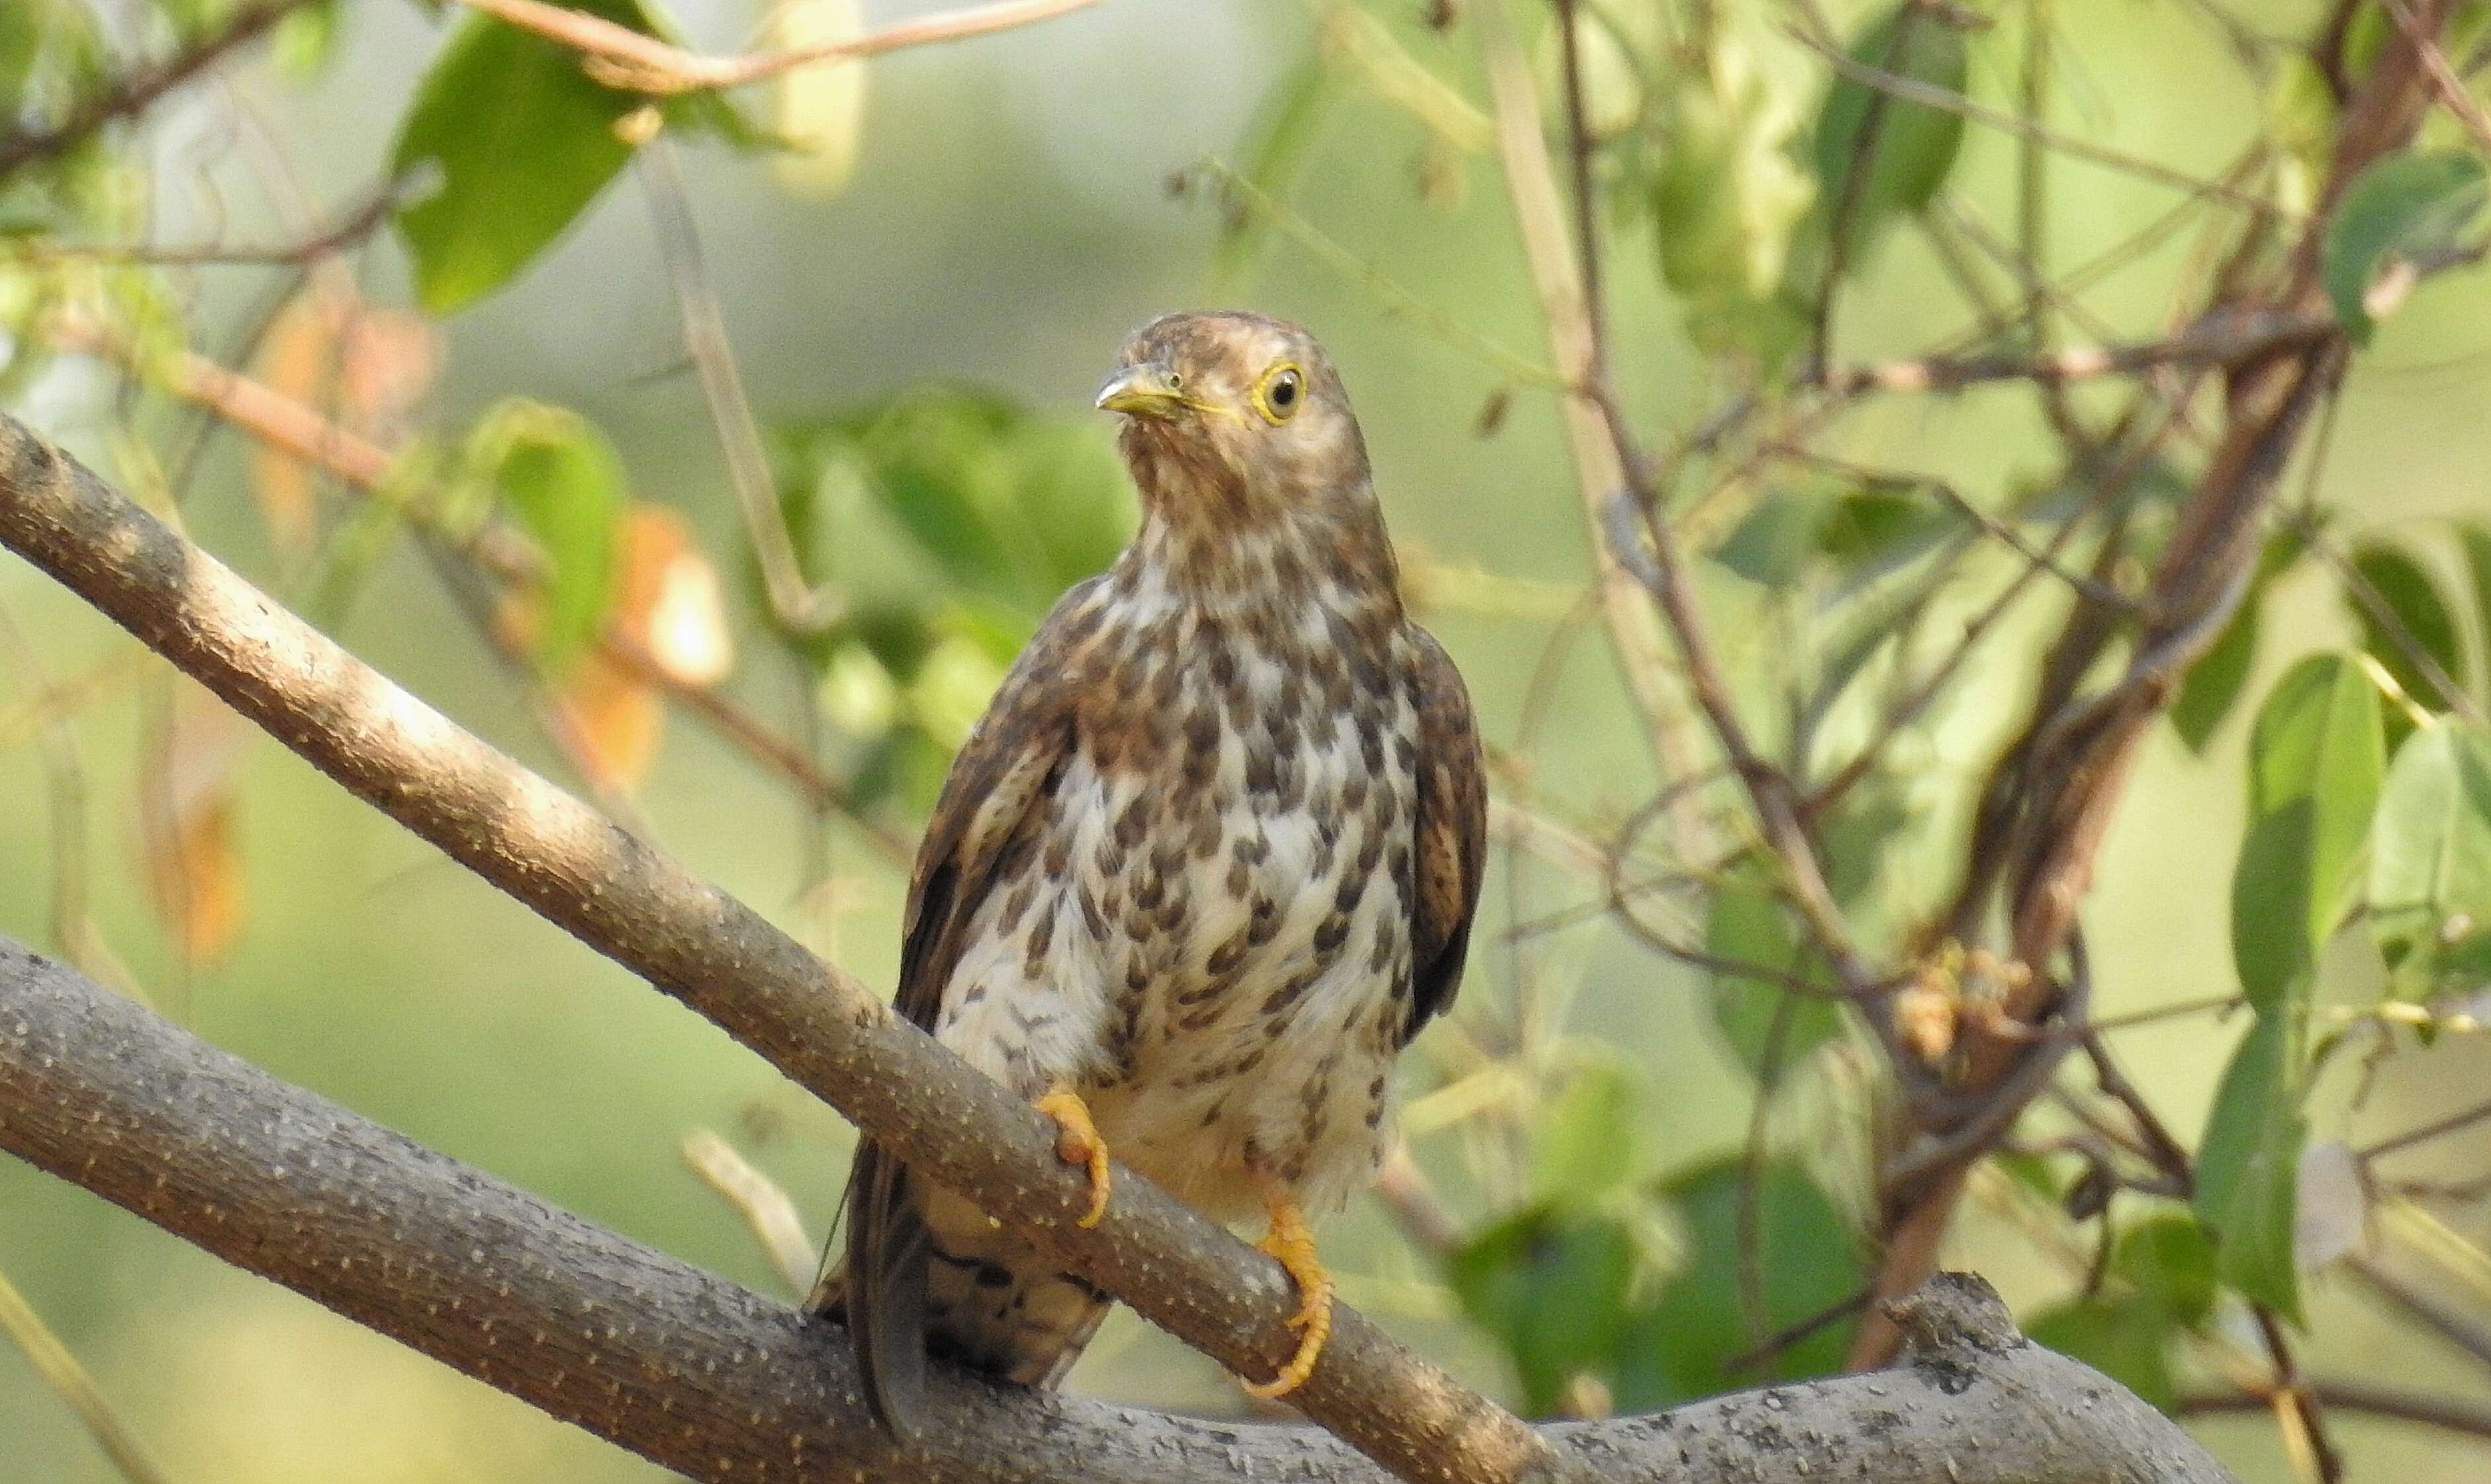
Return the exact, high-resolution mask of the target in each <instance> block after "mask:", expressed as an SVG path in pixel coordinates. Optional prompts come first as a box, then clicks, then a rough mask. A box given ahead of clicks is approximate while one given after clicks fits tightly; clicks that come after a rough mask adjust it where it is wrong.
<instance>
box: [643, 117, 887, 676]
mask: <svg viewBox="0 0 2491 1484" xmlns="http://www.w3.org/2000/svg"><path fill="white" fill-rule="evenodd" d="M639 166H640V184H641V186H642V187H643V188H645V189H646V190H647V192H648V197H649V215H650V216H651V217H652V218H654V219H655V220H656V222H657V227H658V243H659V247H660V248H661V249H662V251H663V253H664V256H665V260H666V274H667V276H668V277H669V278H670V279H671V280H672V281H673V283H674V288H675V305H676V307H677V309H678V311H679V312H680V313H681V314H682V316H683V323H684V349H685V351H686V352H687V353H688V354H689V355H690V357H691V361H692V367H693V369H694V370H695V371H697V372H698V373H699V376H700V385H701V394H702V395H703V396H704V397H706V398H707V399H708V401H709V411H710V418H711V421H712V422H715V423H716V424H717V427H718V447H719V448H720V449H722V450H724V451H725V453H726V472H727V477H728V478H727V482H728V485H729V487H730V488H732V489H733V490H734V491H735V507H736V509H738V510H740V511H741V512H743V515H744V535H745V538H746V539H747V540H748V541H750V542H751V543H752V556H753V560H754V561H755V562H756V563H757V564H758V565H759V566H760V568H761V585H762V589H763V591H764V592H765V593H766V594H767V595H768V597H769V599H770V611H771V614H772V615H773V616H774V617H775V618H776V619H777V622H778V625H779V626H780V627H782V628H784V629H786V630H787V631H788V632H790V633H793V634H798V635H809V634H819V633H822V632H823V631H825V630H826V629H828V628H829V627H830V626H831V625H833V624H835V623H836V622H837V621H838V619H839V617H840V615H841V614H842V612H843V611H844V609H845V604H844V603H843V602H842V601H841V599H840V596H839V592H838V590H837V589H836V588H835V587H832V586H830V585H829V584H824V585H822V586H820V587H814V586H811V585H809V584H808V583H806V580H805V571H804V567H802V565H800V564H799V562H798V560H797V557H796V542H795V538H794V537H793V536H792V535H790V534H789V532H788V530H787V516H786V512H785V511H784V510H781V509H779V507H778V488H777V482H776V481H775V480H772V479H771V477H770V455H769V452H768V451H766V450H765V449H764V448H763V447H762V444H761V423H760V420H759V419H757V418H755V417H754V416H753V415H752V402H751V399H750V398H749V397H747V396H746V395H745V393H744V375H743V373H742V372H740V371H738V370H737V369H736V366H735V347H734V345H733V344H732V343H731V342H730V341H729V340H728V339H727V335H726V315H725V312H724V311H723V310H721V309H720V308H719V307H718V290H717V288H716V287H715V286H714V285H712V283H711V282H710V277H709V269H708V267H707V266H706V265H705V264H704V263H703V262H702V260H701V247H700V233H699V231H698V230H697V229H696V228H695V227H694V225H693V223H692V209H691V203H690V201H689V200H688V199H687V198H686V196H685V194H684V172H683V166H682V164H681V163H680V162H679V161H678V160H676V158H675V149H674V146H673V145H672V144H671V143H669V142H668V141H667V140H666V138H665V137H664V136H663V135H659V136H658V137H656V138H653V139H651V140H650V141H649V142H648V143H647V144H646V145H644V146H642V147H641V150H640V154H639Z"/></svg>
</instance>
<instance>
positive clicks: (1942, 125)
mask: <svg viewBox="0 0 2491 1484" xmlns="http://www.w3.org/2000/svg"><path fill="white" fill-rule="evenodd" d="M1850 54H1851V59H1852V60H1853V61H1855V62H1858V63H1860V64H1861V65H1863V66H1866V67H1872V68H1875V69H1877V70H1878V71H1880V72H1885V73H1893V74H1895V75H1897V76H1901V77H1908V78H1910V79H1912V80H1913V81H1915V82H1921V83H1926V84H1927V85H1928V86H1930V87H1933V88H1938V89H1941V90H1943V91H1945V92H1948V93H1956V94H1959V93H1961V92H1963V91H1964V83H1965V78H1966V75H1967V57H1966V51H1965V46H1964V38H1963V33H1962V32H1960V31H1958V30H1956V29H1955V28H1954V27H1953V26H1951V25H1949V24H1947V23H1946V22H1945V21H1944V20H1943V19H1942V18H1940V17H1939V16H1937V15H1933V14H1932V13H1931V12H1929V11H1928V10H1927V9H1926V8H1924V7H1921V6H1919V5H1914V4H1909V3H1905V4H1901V5H1896V6H1894V7H1893V8H1892V9H1890V10H1888V11H1887V12H1885V13H1884V14H1883V15H1879V16H1878V17H1877V18H1876V19H1875V20H1873V21H1871V22H1869V24H1868V25H1867V27H1866V28H1865V29H1863V30H1862V31H1861V33H1860V36H1859V39H1858V40H1856V41H1854V42H1853V43H1852V44H1851V46H1850ZM1872 113H1874V114H1875V116H1876V118H1875V128H1876V133H1875V137H1874V138H1873V139H1863V135H1864V133H1865V131H1867V130H1868V128H1869V126H1870V118H1871V114H1872ZM1962 144H1963V116H1962V115H1961V114H1958V113H1950V112H1948V111H1947V110H1945V109H1943V108H1932V107H1929V106H1927V105H1926V104H1923V103H1915V102H1904V101H1902V100H1901V99H1898V98H1894V97H1891V96H1890V95H1888V94H1885V93H1882V92H1880V91H1879V90H1878V89H1876V88H1875V87H1872V86H1871V85H1870V84H1868V83H1866V82H1863V81H1861V80H1860V79H1858V78H1855V77H1849V76H1841V77H1836V78H1835V79H1834V80H1833V85H1832V88H1831V89H1829V90H1828V91H1827V93H1826V95H1825V107H1824V110H1823V111H1822V112H1821V113H1819V114H1818V116H1817V124H1816V178H1817V182H1818V186H1817V196H1816V212H1817V217H1818V219H1819V220H1820V221H1822V222H1823V223H1825V224H1826V226H1827V228H1828V230H1829V231H1830V230H1831V227H1832V222H1833V221H1834V219H1835V218H1836V216H1837V214H1839V213H1841V211H1842V210H1843V206H1842V201H1843V197H1844V195H1845V194H1846V193H1848V194H1849V195H1850V196H1851V197H1852V204H1851V207H1850V215H1849V217H1848V218H1846V235H1847V236H1848V238H1849V240H1850V245H1851V247H1852V251H1851V252H1850V254H1849V261H1850V264H1851V267H1852V269H1853V270H1854V271H1857V269H1858V267H1859V265H1860V261H1861V258H1863V257H1864V256H1865V253H1864V252H1862V251H1861V250H1859V249H1861V248H1862V247H1866V246H1867V245H1868V244H1869V243H1870V242H1871V241H1873V240H1874V238H1875V236H1876V234H1877V233H1879V232H1881V231H1883V230H1884V228H1885V227H1886V225H1887V224H1888V223H1889V222H1890V221H1891V220H1893V219H1894V218H1897V217H1901V216H1908V215H1910V214H1911V213H1914V212H1917V211H1919V210H1920V209H1921V208H1922V207H1924V206H1926V205H1928V204H1929V201H1930V200H1931V198H1933V197H1934V196H1936V194H1937V193H1938V189H1939V188H1940V187H1942V186H1944V185H1945V184H1946V178H1947V175H1948V172H1949V171H1951V170H1952V169H1953V168H1954V161H1955V156H1956V154H1957V153H1958V152H1959V151H1960V149H1961V147H1962ZM1863 146H1865V147H1866V148H1867V151H1868V153H1867V158H1866V160H1865V161H1864V168H1865V170H1866V172H1867V173H1866V174H1865V175H1863V176H1862V177H1861V179H1860V180H1859V181H1858V182H1857V183H1856V184H1851V183H1848V182H1847V180H1846V178H1847V176H1848V175H1849V174H1850V172H1851V171H1852V170H1853V169H1854V168H1855V167H1861V160H1860V157H1861V152H1862V149H1863Z"/></svg>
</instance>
